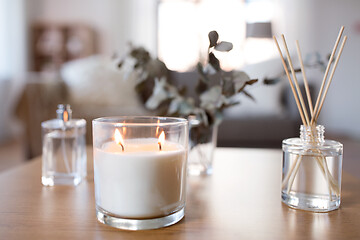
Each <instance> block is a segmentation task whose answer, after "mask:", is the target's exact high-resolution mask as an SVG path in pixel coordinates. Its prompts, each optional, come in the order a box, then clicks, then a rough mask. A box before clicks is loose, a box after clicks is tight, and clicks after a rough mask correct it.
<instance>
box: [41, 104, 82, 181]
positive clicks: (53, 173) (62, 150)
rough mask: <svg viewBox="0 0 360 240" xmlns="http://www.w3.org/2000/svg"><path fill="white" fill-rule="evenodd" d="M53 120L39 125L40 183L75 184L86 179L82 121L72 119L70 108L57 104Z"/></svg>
mask: <svg viewBox="0 0 360 240" xmlns="http://www.w3.org/2000/svg"><path fill="white" fill-rule="evenodd" d="M56 113H57V119H52V120H48V121H45V122H42V123H41V127H42V141H43V148H42V151H43V156H42V178H41V181H42V184H43V185H45V186H54V185H75V186H76V185H78V184H79V183H80V182H81V181H82V180H83V179H84V178H85V177H86V164H87V163H86V144H85V132H86V121H85V120H84V119H72V110H71V108H70V105H63V104H60V105H58V109H57V110H56Z"/></svg>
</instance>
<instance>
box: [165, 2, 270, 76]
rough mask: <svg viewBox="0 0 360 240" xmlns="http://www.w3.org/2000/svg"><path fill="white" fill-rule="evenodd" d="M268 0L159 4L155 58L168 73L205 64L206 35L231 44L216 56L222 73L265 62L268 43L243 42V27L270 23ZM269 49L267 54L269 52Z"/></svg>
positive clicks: (244, 39) (265, 41) (267, 41)
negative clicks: (231, 46)
mask: <svg viewBox="0 0 360 240" xmlns="http://www.w3.org/2000/svg"><path fill="white" fill-rule="evenodd" d="M272 5H273V3H272V0H246V1H243V0H221V1H220V0H162V1H160V3H159V8H158V11H159V12H158V27H159V28H158V56H159V58H160V59H161V60H162V61H164V62H165V63H166V65H167V66H168V68H169V69H171V70H176V71H187V70H189V69H191V68H193V67H194V66H195V65H196V63H197V62H198V61H201V62H205V61H206V57H207V48H208V44H209V43H208V33H209V32H210V31H212V30H216V31H217V32H218V33H219V35H220V40H224V41H229V42H232V43H233V45H234V48H233V50H232V51H231V52H229V53H217V57H218V58H219V59H220V61H221V64H222V67H223V69H225V70H230V69H234V68H240V67H241V66H243V65H244V64H250V63H255V62H259V61H263V60H266V59H268V58H270V56H272V55H273V51H272V47H273V45H272V42H271V39H252V38H246V23H253V22H270V21H271V18H272V12H273V11H272ZM269 48H270V50H269Z"/></svg>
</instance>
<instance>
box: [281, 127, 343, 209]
mask: <svg viewBox="0 0 360 240" xmlns="http://www.w3.org/2000/svg"><path fill="white" fill-rule="evenodd" d="M282 148H283V172H282V195H281V197H282V201H283V203H285V204H286V205H288V206H289V207H291V208H295V209H302V210H308V211H314V212H328V211H332V210H335V209H338V208H339V206H340V201H341V173H342V159H343V145H342V144H341V143H339V142H337V141H332V140H325V138H324V126H322V125H317V126H307V127H305V126H301V128H300V138H289V139H285V140H284V141H283V144H282Z"/></svg>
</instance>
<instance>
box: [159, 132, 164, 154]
mask: <svg viewBox="0 0 360 240" xmlns="http://www.w3.org/2000/svg"><path fill="white" fill-rule="evenodd" d="M164 142H165V133H164V131H162V132H161V134H160V136H159V141H158V144H159V150H160V151H161V148H162V145H164Z"/></svg>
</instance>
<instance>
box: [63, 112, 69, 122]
mask: <svg viewBox="0 0 360 240" xmlns="http://www.w3.org/2000/svg"><path fill="white" fill-rule="evenodd" d="M63 120H64V122H67V121H68V120H69V114H68V112H67V111H64V113H63Z"/></svg>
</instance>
